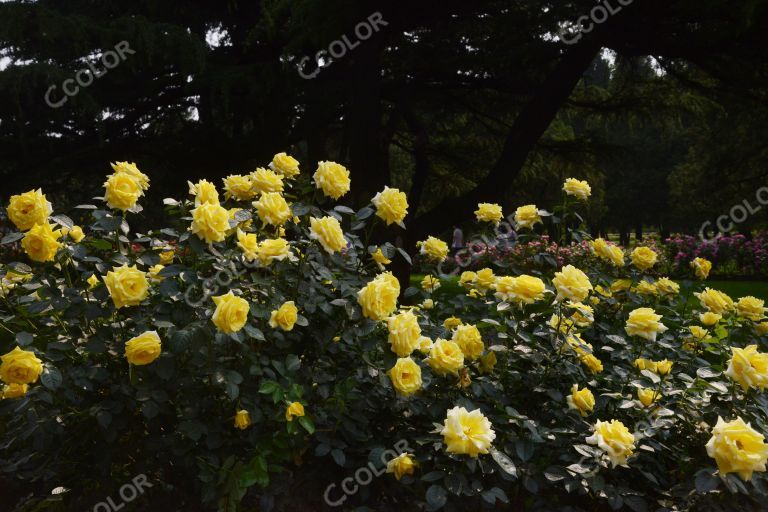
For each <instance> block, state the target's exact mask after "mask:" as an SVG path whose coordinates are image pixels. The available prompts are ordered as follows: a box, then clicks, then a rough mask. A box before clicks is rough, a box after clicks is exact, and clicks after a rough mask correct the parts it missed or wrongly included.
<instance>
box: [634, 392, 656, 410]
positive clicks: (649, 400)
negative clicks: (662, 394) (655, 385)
mask: <svg viewBox="0 0 768 512" xmlns="http://www.w3.org/2000/svg"><path fill="white" fill-rule="evenodd" d="M637 399H638V400H640V403H641V404H643V405H644V406H645V407H650V405H651V404H653V403H654V402H656V401H657V400H658V399H659V395H658V393H656V391H654V390H653V389H648V388H639V389H638V390H637Z"/></svg>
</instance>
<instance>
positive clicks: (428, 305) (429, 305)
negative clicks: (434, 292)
mask: <svg viewBox="0 0 768 512" xmlns="http://www.w3.org/2000/svg"><path fill="white" fill-rule="evenodd" d="M433 307H435V301H434V300H432V299H425V300H424V302H422V303H421V308H422V309H432V308H433Z"/></svg>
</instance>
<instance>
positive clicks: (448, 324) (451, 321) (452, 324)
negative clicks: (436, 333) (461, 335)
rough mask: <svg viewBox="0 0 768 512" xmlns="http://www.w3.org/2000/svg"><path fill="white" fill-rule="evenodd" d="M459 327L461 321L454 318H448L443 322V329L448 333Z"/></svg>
mask: <svg viewBox="0 0 768 512" xmlns="http://www.w3.org/2000/svg"><path fill="white" fill-rule="evenodd" d="M459 325H461V319H459V318H456V317H455V316H450V317H448V318H446V319H445V321H443V327H445V328H446V329H448V330H449V331H450V330H453V329H455V328H456V327H458V326H459Z"/></svg>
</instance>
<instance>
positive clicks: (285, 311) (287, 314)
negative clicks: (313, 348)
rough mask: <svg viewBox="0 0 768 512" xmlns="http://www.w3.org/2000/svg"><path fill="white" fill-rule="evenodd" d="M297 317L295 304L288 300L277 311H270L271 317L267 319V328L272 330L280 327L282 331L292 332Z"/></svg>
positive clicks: (297, 312) (297, 311)
mask: <svg viewBox="0 0 768 512" xmlns="http://www.w3.org/2000/svg"><path fill="white" fill-rule="evenodd" d="M298 317H299V310H298V309H297V308H296V304H294V303H293V301H292V300H289V301H288V302H285V303H283V305H282V306H280V307H279V308H278V309H276V310H274V311H272V315H271V316H270V317H269V326H270V327H272V328H273V329H274V328H276V327H280V329H282V330H284V331H290V330H293V326H294V325H295V324H296V320H297V319H298Z"/></svg>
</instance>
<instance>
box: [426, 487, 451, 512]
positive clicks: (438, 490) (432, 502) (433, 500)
mask: <svg viewBox="0 0 768 512" xmlns="http://www.w3.org/2000/svg"><path fill="white" fill-rule="evenodd" d="M425 498H426V500H427V504H428V505H429V506H430V507H432V508H433V509H439V508H443V507H444V506H445V504H446V503H447V502H448V493H447V492H446V490H445V488H444V487H442V486H440V485H437V484H435V485H431V486H429V489H427V494H426V495H425Z"/></svg>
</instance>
